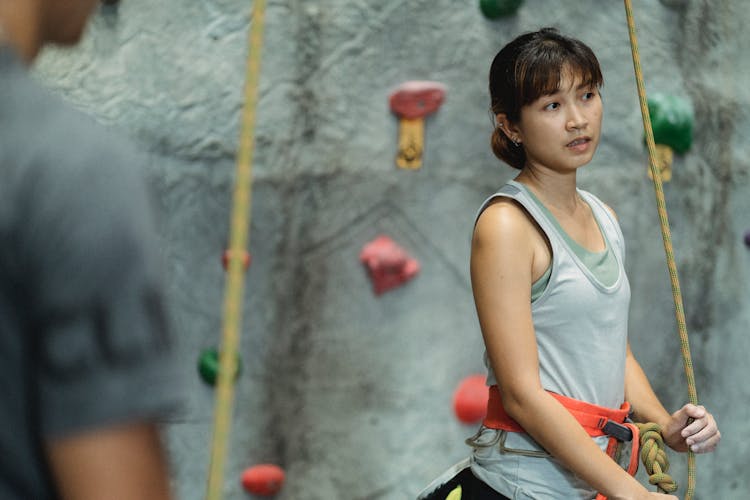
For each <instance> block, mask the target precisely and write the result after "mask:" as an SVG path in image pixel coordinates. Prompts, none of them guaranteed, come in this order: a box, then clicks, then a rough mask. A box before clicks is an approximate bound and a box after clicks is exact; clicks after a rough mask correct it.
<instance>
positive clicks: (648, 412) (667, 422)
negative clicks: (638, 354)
mask: <svg viewBox="0 0 750 500" xmlns="http://www.w3.org/2000/svg"><path fill="white" fill-rule="evenodd" d="M625 399H626V400H627V401H629V402H630V404H631V406H632V408H633V412H634V417H635V418H634V420H635V421H637V422H654V423H657V424H659V425H660V426H661V428H662V435H663V437H664V442H665V443H667V445H669V447H670V448H672V449H674V450H676V451H687V449H688V446H690V449H691V450H692V451H694V452H695V453H708V452H711V451H713V450H714V449H715V448H716V446H717V445H718V444H719V441H720V440H721V433H720V432H719V428H718V426H717V425H716V420H715V419H714V417H713V415H711V413H709V412H708V411H707V410H706V409H705V408H704V407H703V406H696V405H692V404H686V405H685V406H683V407H682V408H680V409H679V410H677V411H676V412H674V413H673V414H671V415H670V414H669V412H667V410H665V409H664V406H662V404H661V402H660V401H659V398H657V397H656V394H655V393H654V390H653V389H652V388H651V384H650V383H649V381H648V378H647V377H646V374H645V373H644V372H643V369H642V368H641V365H640V364H639V363H638V361H637V360H636V359H635V356H633V353H632V351H631V350H630V346H629V345H628V356H627V359H626V361H625ZM691 419H692V420H693V421H692V423H691V422H690V420H691Z"/></svg>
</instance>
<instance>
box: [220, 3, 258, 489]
mask: <svg viewBox="0 0 750 500" xmlns="http://www.w3.org/2000/svg"><path fill="white" fill-rule="evenodd" d="M265 6H266V2H265V0H254V1H253V15H252V26H251V29H250V33H249V35H248V46H249V49H248V62H247V72H246V75H245V92H244V99H245V105H244V108H243V110H242V123H241V127H242V128H241V133H240V138H239V149H238V152H237V170H236V178H235V185H234V196H233V205H232V216H231V217H232V218H231V226H230V237H229V265H228V272H227V280H226V285H225V288H224V322H223V328H222V343H221V354H220V357H219V373H218V379H217V384H216V406H215V412H214V427H213V440H212V443H211V463H210V466H209V473H208V484H207V488H206V500H220V499H221V496H222V486H223V482H224V463H225V461H226V455H227V442H228V440H229V430H230V427H231V420H232V403H233V400H234V373H235V364H236V363H237V359H238V357H237V351H238V346H239V338H240V325H241V322H242V321H241V320H242V295H243V291H244V281H245V274H244V266H243V259H242V256H243V255H244V253H245V252H246V249H247V245H248V240H249V237H248V232H249V227H250V220H251V217H250V216H251V195H252V181H253V178H252V162H253V147H254V143H255V111H256V108H257V103H258V80H259V77H260V59H261V55H262V51H263V22H264V14H265Z"/></svg>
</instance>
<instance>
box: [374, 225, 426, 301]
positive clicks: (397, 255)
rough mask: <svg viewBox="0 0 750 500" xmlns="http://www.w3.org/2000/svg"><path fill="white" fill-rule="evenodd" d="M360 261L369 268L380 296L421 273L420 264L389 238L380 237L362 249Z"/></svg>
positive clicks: (376, 291) (375, 288)
mask: <svg viewBox="0 0 750 500" xmlns="http://www.w3.org/2000/svg"><path fill="white" fill-rule="evenodd" d="M359 260H360V261H362V263H363V264H364V265H365V267H367V270H368V272H369V273H370V279H371V280H372V285H373V289H374V290H375V293H376V294H378V295H380V294H381V293H383V292H387V291H388V290H390V289H392V288H395V287H397V286H400V285H402V284H403V283H405V282H407V281H409V280H410V279H412V278H413V277H414V276H415V275H416V274H417V273H418V272H419V262H417V260H416V259H414V258H412V257H411V256H410V255H409V254H408V253H406V250H404V249H403V248H401V247H400V246H398V245H397V244H396V243H395V242H394V241H393V240H392V239H390V238H389V237H388V236H382V235H381V236H378V237H377V238H375V239H374V240H372V241H371V242H370V243H368V244H366V245H365V246H364V247H362V251H361V252H360V254H359Z"/></svg>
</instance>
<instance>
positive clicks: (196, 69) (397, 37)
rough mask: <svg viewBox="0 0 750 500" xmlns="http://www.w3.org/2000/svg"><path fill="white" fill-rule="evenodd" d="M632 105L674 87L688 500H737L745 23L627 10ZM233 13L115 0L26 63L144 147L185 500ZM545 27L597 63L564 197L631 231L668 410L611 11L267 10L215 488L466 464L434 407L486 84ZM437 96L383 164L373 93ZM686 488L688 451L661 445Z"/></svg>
mask: <svg viewBox="0 0 750 500" xmlns="http://www.w3.org/2000/svg"><path fill="white" fill-rule="evenodd" d="M634 4H635V12H636V20H637V23H638V28H639V36H640V43H641V49H642V54H641V57H642V62H643V67H644V71H645V75H646V80H647V87H648V90H649V92H654V91H661V92H668V93H674V94H678V95H681V96H685V97H688V98H689V99H690V100H691V101H692V102H693V104H694V106H695V110H696V127H695V139H694V144H693V147H692V150H691V151H690V152H689V153H688V154H686V155H684V156H682V157H678V158H677V160H676V162H675V163H676V164H675V173H674V179H673V181H672V182H671V183H670V184H668V185H667V187H666V190H667V205H668V208H669V210H670V215H671V221H672V229H673V236H674V241H675V247H676V255H677V260H678V266H679V269H680V273H681V278H682V285H683V289H684V294H685V308H686V311H687V315H688V321H689V331H690V333H691V339H692V348H693V355H694V358H695V366H696V373H697V380H698V393H699V396H700V398H701V401H702V402H703V403H704V404H706V405H707V406H709V407H710V408H712V409H713V411H714V412H715V414H716V415H717V418H718V420H719V422H720V424H721V427H722V432H723V434H724V436H725V440H724V442H723V443H722V445H721V449H720V450H719V451H718V452H717V453H716V454H715V455H712V456H705V457H700V458H699V460H698V465H699V471H698V474H699V475H698V477H699V484H698V495H697V498H704V499H707V498H714V499H715V498H718V499H744V498H747V497H748V496H750V479H749V478H748V476H747V475H744V474H740V473H738V471H742V470H744V469H745V468H746V466H747V463H748V461H749V460H750V445H748V444H747V443H749V442H750V440H749V439H748V438H750V427H748V426H747V425H746V420H745V418H746V408H745V405H746V402H747V400H748V397H749V396H750V389H749V388H748V384H747V378H748V363H747V361H746V357H747V352H748V351H749V350H750V349H749V348H750V338H748V335H747V331H748V326H749V325H750V312H748V308H747V307H745V305H746V304H747V302H748V298H749V295H748V290H747V287H746V285H745V283H746V282H747V280H748V278H750V254H749V253H748V250H747V249H746V248H745V247H744V245H743V243H742V234H743V232H744V231H745V230H746V229H750V218H748V216H747V214H748V211H749V210H750V199H748V196H747V194H746V193H747V192H748V188H750V178H749V176H748V173H749V172H750V166H749V164H748V159H747V157H748V143H749V141H748V139H750V137H749V136H750V119H749V118H748V117H749V116H750V90H749V89H750V85H749V84H750V75H749V72H750V60H749V59H748V58H747V53H748V49H750V36H748V35H747V33H746V32H745V31H744V29H745V26H746V25H747V24H748V23H749V22H750V14H748V11H747V8H746V7H747V6H746V3H745V2H743V1H741V0H726V1H719V2H709V1H708V0H683V1H662V2H659V1H656V0H643V1H636V2H634ZM249 10H250V2H246V1H240V0H160V1H158V2H150V1H147V0H124V1H123V2H122V5H121V7H120V8H119V10H118V11H117V12H114V11H111V10H109V11H106V12H104V13H101V14H100V15H98V16H97V18H96V19H95V20H94V23H93V24H92V26H91V29H90V31H89V33H88V35H87V37H86V39H85V41H84V43H83V44H82V46H81V47H80V48H78V49H76V50H73V51H60V50H50V51H48V52H47V53H45V54H44V55H43V57H42V58H41V60H40V63H39V65H38V67H37V72H36V74H37V75H38V77H39V78H40V79H41V80H43V81H44V82H45V83H46V84H47V85H49V86H50V87H52V88H53V89H54V91H55V92H58V93H60V94H62V95H64V96H65V97H66V98H67V99H69V100H70V101H72V102H73V103H74V104H75V105H76V106H78V107H80V108H83V109H85V110H86V111H88V112H90V113H92V114H93V115H95V116H96V117H97V118H98V119H100V120H101V121H102V122H104V123H106V124H108V125H111V126H113V127H116V128H118V129H119V130H121V131H122V133H123V134H126V135H129V136H131V137H133V138H134V140H135V141H136V142H137V143H138V145H139V146H140V147H141V148H143V149H145V150H147V151H149V152H150V153H151V155H150V158H151V160H152V162H151V165H150V172H151V174H152V182H153V185H154V187H155V188H156V192H157V193H158V200H159V208H160V210H161V216H162V220H163V228H162V236H163V249H164V252H165V255H166V257H167V261H168V263H169V272H170V288H169V292H170V300H171V304H172V306H173V313H174V316H175V325H176V328H177V333H178V335H179V338H180V349H181V352H182V359H183V360H184V377H185V383H186V384H188V385H189V387H190V389H191V391H190V394H191V396H190V402H189V405H188V408H187V411H186V413H185V415H184V416H183V417H182V418H180V419H179V421H175V422H172V423H171V424H170V425H169V429H168V430H169V448H170V452H171V456H172V460H173V463H174V481H175V485H176V489H177V491H178V493H179V495H180V498H184V499H198V498H202V497H203V493H204V483H205V477H206V471H207V462H208V449H209V445H208V443H209V441H210V439H211V419H212V412H213V410H212V406H213V402H214V399H213V392H212V390H211V389H210V388H207V387H206V386H205V385H204V384H203V383H202V382H201V381H200V380H199V378H198V377H197V374H196V369H195V363H196V359H197V356H198V352H199V351H200V350H201V349H202V348H204V347H208V346H213V345H216V344H217V343H218V338H219V331H220V324H221V319H220V310H221V301H222V293H223V277H224V276H223V271H222V269H221V266H220V264H219V256H220V254H221V252H222V250H223V248H224V246H225V244H226V240H227V234H228V229H227V222H228V218H229V216H228V211H229V203H230V196H231V195H230V193H231V184H232V177H233V170H234V154H235V149H236V146H237V135H238V131H237V130H238V121H239V111H240V109H241V104H242V96H241V89H242V85H243V77H244V76H243V75H244V65H245V55H246V54H245V50H246V49H245V43H246V30H247V27H248V19H249ZM544 25H554V26H557V27H559V28H560V29H561V30H562V31H564V32H566V33H569V34H572V35H575V36H578V37H580V38H581V39H583V40H585V41H586V42H588V43H589V44H590V45H591V46H592V47H593V48H594V50H595V52H596V53H597V54H598V56H599V58H600V61H601V63H602V67H603V71H604V75H605V82H606V83H605V87H604V102H605V120H604V135H603V141H602V144H601V146H600V149H599V152H598V153H597V156H596V157H595V160H594V161H593V162H592V164H591V165H590V166H588V167H586V168H585V169H584V171H583V172H582V174H581V184H582V185H583V186H584V187H585V188H587V189H589V190H592V191H594V192H596V193H598V194H599V195H600V197H601V198H603V199H604V200H605V201H606V202H607V203H609V204H610V205H611V206H612V207H614V208H615V210H616V211H617V212H618V214H619V217H620V221H621V224H622V227H623V231H624V233H625V236H626V238H627V240H628V262H627V267H628V271H629V276H630V279H631V286H632V291H633V301H632V315H631V343H632V346H633V349H634V351H635V352H636V355H637V356H638V357H639V358H640V360H641V362H642V364H643V365H644V367H645V369H646V371H647V372H648V373H649V374H650V376H651V378H652V381H653V385H654V387H655V389H656V391H657V392H658V393H659V395H660V396H661V397H662V398H663V400H664V402H665V404H666V406H667V407H668V408H671V409H676V408H677V407H678V406H679V405H680V404H682V403H683V402H684V401H685V400H686V399H687V393H686V387H685V382H684V377H683V374H682V366H681V362H680V358H679V343H678V340H677V334H676V328H675V324H674V323H675V322H674V319H673V308H672V303H671V294H670V289H669V280H668V275H667V271H666V266H665V264H664V257H663V250H662V247H661V239H660V234H659V231H658V225H657V224H658V222H657V217H656V210H655V204H654V201H653V200H654V195H653V189H652V188H651V186H650V183H649V181H648V179H647V178H646V174H645V170H646V163H647V159H646V154H645V151H644V148H643V146H642V132H641V118H640V111H639V108H638V104H637V97H636V91H635V84H634V80H633V76H632V64H631V60H630V53H629V47H628V36H627V30H626V25H625V19H624V12H623V8H622V5H621V3H620V2H600V1H597V0H586V1H583V0H581V1H576V2H560V1H556V0H528V1H527V2H526V3H525V5H524V7H523V8H522V9H521V10H520V11H519V13H518V15H516V16H514V17H511V18H508V19H505V20H501V21H494V22H493V21H488V20H487V19H485V18H484V17H483V16H482V15H481V13H480V12H479V10H478V8H477V2H474V1H467V2H455V1H451V0H383V1H362V0H359V1H351V0H349V1H347V0H305V1H301V0H272V1H270V2H269V5H268V11H267V24H266V38H265V51H264V53H263V60H262V61H263V64H262V71H263V73H262V78H261V88H260V104H259V114H258V132H257V151H256V157H255V165H254V170H255V188H254V193H253V221H252V226H251V244H250V246H251V252H252V254H253V266H252V268H251V269H250V271H249V272H248V275H247V278H248V288H247V293H246V300H245V317H244V331H243V335H242V344H241V348H242V356H243V359H244V366H245V370H244V372H243V375H242V377H241V379H240V380H239V383H238V385H237V399H236V403H235V416H234V421H233V431H232V443H231V452H230V457H229V463H228V470H227V474H226V487H225V491H226V498H232V499H234V498H247V497H248V495H246V494H245V493H243V492H242V491H241V489H240V486H239V474H240V473H241V471H242V470H243V468H244V467H246V466H248V465H251V464H253V463H255V462H276V463H278V464H280V465H282V466H283V467H284V468H285V470H286V472H287V484H286V486H285V488H284V490H283V492H282V493H281V494H279V495H278V498H280V499H285V500H286V499H295V500H297V499H310V500H314V499H346V500H350V499H361V500H364V499H372V500H374V499H402V498H413V497H414V495H415V494H416V492H418V491H419V490H420V489H421V488H422V487H423V486H424V485H426V484H427V483H428V482H429V481H430V480H431V479H432V478H433V477H434V476H435V475H436V474H437V473H438V472H440V471H441V470H442V469H444V468H445V467H447V466H448V465H449V464H451V463H453V462H455V461H457V460H458V459H460V458H462V457H463V456H465V455H466V453H467V452H468V449H467V448H466V447H465V446H464V445H463V439H464V438H465V437H466V436H468V435H470V434H472V433H473V431H474V428H473V427H472V426H465V425H461V424H460V423H458V422H457V421H456V419H455V417H454V416H453V413H452V409H451V397H452V391H453V389H454V388H455V386H456V384H457V383H458V382H459V381H460V379H461V378H462V377H464V376H466V375H469V374H471V373H474V372H477V371H479V370H481V367H482V364H481V356H482V345H481V340H480V334H479V330H478V327H477V322H476V319H475V315H474V309H473V303H472V298H471V292H470V284H469V278H468V256H469V236H470V230H471V224H472V219H473V216H474V212H475V210H476V208H477V207H478V205H479V204H480V203H481V201H482V200H483V199H484V198H485V197H486V196H487V195H488V194H490V193H491V192H493V190H494V189H495V188H496V187H498V186H499V185H500V184H502V183H503V182H504V181H505V180H506V179H508V178H510V177H511V176H512V175H513V172H512V171H511V170H510V169H509V168H507V167H504V166H501V165H500V164H499V163H498V162H497V161H496V160H495V159H494V158H493V157H492V155H491V153H490V150H489V147H488V136H489V133H490V121H489V118H488V112H487V109H488V99H487V95H486V90H485V89H486V82H485V79H486V74H487V70H488V67H489V62H490V60H491V58H492V56H493V55H494V53H495V52H496V51H497V49H498V48H499V47H500V46H501V45H502V44H503V43H504V42H506V41H508V40H509V39H510V38H511V37H512V36H514V35H516V34H518V33H520V32H522V31H525V30H529V29H535V28H538V27H540V26H544ZM412 79H430V80H437V81H441V82H443V83H445V84H446V85H447V86H448V87H449V92H448V97H447V100H446V102H445V104H444V105H443V107H442V108H441V109H440V111H439V112H438V113H437V114H436V115H434V116H433V117H431V118H429V119H428V121H427V126H426V154H425V159H424V167H423V168H422V170H420V171H417V172H404V171H397V169H396V168H395V166H394V162H393V159H394V156H395V151H396V134H397V121H396V119H395V118H394V117H393V116H392V115H391V114H390V112H389V109H388V106H387V95H388V92H389V91H390V89H392V88H393V87H394V86H395V85H397V84H399V83H401V82H403V81H406V80H412ZM381 232H383V233H387V234H389V235H390V236H392V237H393V238H394V239H395V240H396V241H397V242H399V243H400V244H402V245H403V246H404V247H405V248H406V249H407V250H408V251H409V252H411V253H412V254H413V255H414V256H416V257H417V258H418V259H419V260H420V261H421V263H422V271H421V273H420V275H419V276H418V277H417V278H416V279H415V280H413V281H412V282H410V283H409V284H407V285H406V286H404V287H403V288H400V289H398V290H395V291H392V292H389V293H387V294H385V295H383V296H382V297H379V298H377V297H375V296H374V295H373V293H372V291H371V289H370V284H369V282H368V279H367V277H366V275H365V272H364V270H363V269H362V267H361V265H360V264H359V262H358V260H357V257H358V253H359V250H360V248H361V246H362V245H363V244H364V243H366V242H367V241H369V240H370V239H372V238H373V237H374V236H376V235H377V234H380V233H381ZM672 461H673V468H674V470H675V474H676V476H677V479H678V481H681V482H683V483H684V472H685V465H684V458H683V457H678V456H675V455H673V459H672Z"/></svg>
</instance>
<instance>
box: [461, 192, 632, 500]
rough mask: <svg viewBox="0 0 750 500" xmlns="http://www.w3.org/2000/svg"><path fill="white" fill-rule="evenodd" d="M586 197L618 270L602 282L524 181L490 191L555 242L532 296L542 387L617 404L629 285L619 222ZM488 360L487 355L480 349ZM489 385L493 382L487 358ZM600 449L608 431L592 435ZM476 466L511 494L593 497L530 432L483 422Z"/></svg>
mask: <svg viewBox="0 0 750 500" xmlns="http://www.w3.org/2000/svg"><path fill="white" fill-rule="evenodd" d="M578 193H579V194H580V195H581V197H582V198H583V200H584V201H585V202H586V203H588V204H589V206H590V207H591V210H592V211H593V214H594V217H595V218H596V220H597V222H598V225H599V227H600V228H601V230H602V233H603V234H602V236H603V237H604V239H605V241H606V244H607V246H608V248H610V249H611V250H612V251H613V252H614V255H615V258H616V259H617V264H618V268H619V274H618V276H617V279H615V280H614V283H612V284H611V285H609V286H605V285H604V284H602V283H601V282H600V281H599V280H597V278H596V277H595V276H594V274H593V273H592V272H591V271H590V270H589V269H588V268H587V267H586V265H585V264H584V263H583V262H582V261H581V259H580V258H579V257H578V256H577V255H576V252H574V251H573V249H571V247H570V244H569V242H568V241H566V238H565V237H564V235H563V234H561V232H560V230H559V229H558V226H557V225H556V224H555V223H554V222H553V221H551V220H550V218H549V216H548V215H547V214H545V213H544V212H545V211H544V210H542V209H540V207H539V206H538V205H537V204H536V203H535V202H534V200H533V199H532V198H531V196H530V194H529V192H528V191H527V190H526V188H525V187H524V186H523V185H522V184H520V183H518V182H516V181H510V182H509V183H507V184H506V185H505V186H503V187H502V188H501V189H500V190H499V191H498V192H497V193H495V194H494V195H492V196H491V197H489V198H488V199H487V200H486V201H485V202H484V204H483V205H482V207H481V208H480V210H479V213H478V214H477V219H478V218H479V215H480V214H481V213H482V211H483V210H484V209H485V208H486V207H487V205H488V204H489V203H490V202H491V201H492V200H494V199H496V198H497V197H500V196H503V197H508V198H512V199H514V200H516V201H517V202H518V203H520V204H521V206H523V207H524V209H526V211H527V212H528V213H529V214H530V215H531V217H532V218H533V219H534V220H535V221H536V222H537V224H538V225H539V227H540V228H541V229H542V231H544V233H545V235H546V236H547V239H548V240H549V242H550V245H551V247H552V268H551V273H550V277H549V282H548V284H547V286H546V288H545V290H544V292H543V293H542V294H541V295H540V296H539V297H537V298H536V299H535V300H533V301H532V303H531V312H532V319H533V322H534V333H535V336H536V341H537V346H538V352H539V375H540V379H541V383H542V387H543V388H544V389H546V390H548V391H552V392H556V393H558V394H562V395H565V396H568V397H572V398H575V399H580V400H583V401H587V402H589V403H594V404H597V405H600V406H606V407H610V408H618V407H619V406H620V405H621V404H622V403H623V399H624V393H625V356H626V352H627V330H628V308H629V304H630V286H629V284H628V279H627V276H626V275H625V269H624V265H623V264H624V260H625V244H624V239H623V236H622V232H621V231H620V227H619V224H618V223H617V221H616V220H615V218H614V217H613V215H612V214H611V213H610V211H609V210H607V208H606V207H605V206H604V204H603V203H602V202H601V201H600V200H599V199H598V198H596V197H595V196H594V195H592V194H590V193H587V192H586V191H583V190H578ZM485 359H486V356H485ZM487 371H488V374H487V384H488V385H493V384H495V383H496V378H495V374H494V373H493V371H492V368H491V366H489V363H487ZM594 439H595V441H597V443H598V444H599V445H600V447H602V449H603V450H604V449H605V448H606V444H607V438H606V437H602V438H594ZM471 444H472V445H473V446H474V447H475V451H474V454H473V460H472V462H473V463H472V470H473V471H474V473H475V474H476V475H477V476H478V477H480V478H481V479H483V480H484V481H485V482H487V483H488V484H489V485H490V486H492V487H493V488H495V489H496V490H498V491H499V492H500V493H502V494H504V495H506V496H508V497H510V498H537V499H538V498H593V497H594V496H595V494H596V492H594V491H593V490H591V489H590V487H589V486H588V485H586V484H585V483H584V482H583V481H581V480H580V479H578V478H576V477H575V476H574V475H573V474H572V473H570V472H569V471H567V469H565V468H564V467H563V466H562V465H560V464H559V463H558V462H557V461H556V459H554V458H553V457H551V456H549V455H548V454H546V452H545V451H544V450H543V449H542V448H541V447H540V446H539V445H538V444H537V443H535V442H534V441H533V440H532V439H531V438H530V437H529V436H528V435H526V434H519V433H505V432H502V431H496V430H493V429H485V428H482V429H480V431H479V432H478V434H477V436H475V438H474V439H473V440H471Z"/></svg>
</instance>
